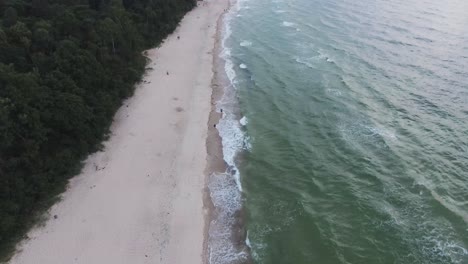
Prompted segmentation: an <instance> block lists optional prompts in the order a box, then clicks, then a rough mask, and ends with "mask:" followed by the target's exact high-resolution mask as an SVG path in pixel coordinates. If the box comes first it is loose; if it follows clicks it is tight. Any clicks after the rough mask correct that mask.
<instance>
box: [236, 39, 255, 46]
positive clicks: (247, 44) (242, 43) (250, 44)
mask: <svg viewBox="0 0 468 264" xmlns="http://www.w3.org/2000/svg"><path fill="white" fill-rule="evenodd" d="M239 45H240V46H241V47H250V46H252V42H250V41H248V40H244V41H242V42H241V43H240V44H239Z"/></svg>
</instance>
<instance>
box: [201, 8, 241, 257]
mask: <svg viewBox="0 0 468 264" xmlns="http://www.w3.org/2000/svg"><path fill="white" fill-rule="evenodd" d="M242 2H244V1H242ZM236 7H237V9H235V8H232V9H231V10H230V11H229V12H228V14H227V15H226V16H225V17H224V25H223V26H224V27H223V31H222V39H221V48H222V52H221V54H220V56H221V58H222V59H223V60H224V62H225V63H224V66H225V73H226V75H227V77H228V79H229V83H230V85H229V86H228V87H225V88H224V91H223V92H224V93H223V96H222V98H221V99H220V100H219V101H218V102H217V105H216V107H217V109H218V110H220V109H223V116H222V118H221V119H220V120H219V123H218V125H217V126H216V127H217V129H218V132H219V135H220V137H221V140H222V145H223V148H222V151H223V158H224V161H225V162H226V164H227V165H228V169H227V171H226V172H224V173H215V174H212V175H210V178H209V183H208V188H209V191H210V197H211V200H212V202H213V205H214V206H215V208H216V210H215V212H214V213H215V215H214V219H213V220H212V221H211V223H210V227H209V263H210V264H231V263H239V262H243V261H245V260H246V259H247V258H248V253H247V251H246V249H245V248H244V247H240V246H238V245H237V244H234V243H233V241H232V237H233V232H234V231H235V230H234V226H235V224H236V212H238V211H239V210H240V209H241V208H242V201H241V192H242V185H241V182H240V174H239V170H238V169H237V167H236V162H235V159H236V156H237V154H238V153H239V152H240V151H241V150H242V149H245V148H246V143H245V140H246V137H245V135H244V132H243V131H242V129H241V125H240V123H239V120H238V116H237V112H238V108H237V107H238V106H237V102H236V99H237V97H236V72H235V70H234V63H233V61H232V59H231V49H230V48H229V47H227V45H226V41H227V40H228V39H229V37H230V36H231V34H232V30H231V26H230V21H231V19H232V18H233V17H235V16H236V15H237V13H238V11H239V10H240V9H241V7H242V6H241V1H237V4H236ZM242 65H243V64H241V65H239V67H241V68H242ZM243 66H245V65H243ZM245 67H246V66H245Z"/></svg>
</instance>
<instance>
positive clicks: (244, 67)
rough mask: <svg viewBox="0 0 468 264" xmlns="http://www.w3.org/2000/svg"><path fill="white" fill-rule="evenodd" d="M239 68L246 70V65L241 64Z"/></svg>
mask: <svg viewBox="0 0 468 264" xmlns="http://www.w3.org/2000/svg"><path fill="white" fill-rule="evenodd" d="M239 68H241V69H247V65H245V64H244V63H241V64H240V65H239Z"/></svg>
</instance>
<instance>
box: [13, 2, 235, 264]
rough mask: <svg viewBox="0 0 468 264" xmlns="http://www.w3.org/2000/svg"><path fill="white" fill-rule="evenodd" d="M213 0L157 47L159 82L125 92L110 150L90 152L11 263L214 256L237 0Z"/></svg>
mask: <svg viewBox="0 0 468 264" xmlns="http://www.w3.org/2000/svg"><path fill="white" fill-rule="evenodd" d="M203 3H205V4H200V5H199V7H197V8H195V9H194V10H193V11H192V12H190V13H189V14H187V16H186V17H185V18H184V19H183V21H182V23H181V26H180V27H179V28H178V29H177V31H176V32H175V33H174V34H173V35H171V36H170V37H169V38H168V39H167V40H166V41H165V43H164V44H163V45H162V46H161V47H160V48H158V49H152V50H149V51H148V56H149V57H150V58H151V60H152V62H151V63H150V64H149V65H148V67H152V68H153V69H154V70H152V71H149V72H148V74H147V76H146V77H145V80H146V81H147V82H149V83H143V84H142V85H140V86H139V87H138V88H137V90H136V92H135V95H134V96H133V97H132V98H131V99H129V100H128V101H127V102H125V104H124V105H123V106H122V108H121V109H120V110H119V112H118V113H117V115H116V116H115V120H114V124H113V125H112V136H111V138H110V140H109V141H108V142H106V143H105V150H104V151H103V152H99V153H96V154H94V155H91V156H90V157H89V158H88V159H87V161H86V165H85V167H84V169H83V171H82V173H81V174H80V175H78V176H76V177H74V178H73V179H72V180H71V181H70V184H69V188H68V190H67V191H66V192H65V193H64V194H63V200H62V201H61V202H59V203H57V204H56V205H54V206H53V207H52V208H51V210H50V212H49V213H50V218H49V220H48V221H46V223H45V225H44V226H42V227H39V228H35V229H33V230H31V231H30V232H29V234H28V236H29V237H30V239H29V240H26V241H23V242H22V243H21V244H20V245H19V246H18V250H19V251H18V253H17V254H16V255H15V256H14V257H13V258H12V260H11V262H10V263H12V264H13V263H26V264H32V263H34V264H54V263H57V264H68V263H86V264H93V263H96V264H98V263H99V264H107V263H109V264H117V263H124V264H139V263H168V264H177V263H181V264H192V263H203V262H204V261H205V259H204V258H205V256H204V254H203V251H204V244H203V243H204V235H205V230H204V229H205V219H204V218H205V216H206V208H204V205H203V191H204V190H203V189H204V185H205V172H204V171H205V167H206V155H207V154H206V146H205V143H206V137H207V127H208V125H207V122H208V114H209V112H210V109H211V103H210V98H211V92H212V90H211V87H210V84H211V79H212V77H213V72H212V59H213V58H212V49H213V46H214V42H215V33H216V22H217V19H218V17H219V16H220V15H221V14H222V12H223V11H224V9H225V8H227V7H228V1H227V0H208V1H204V2H203ZM177 36H180V39H179V40H178V39H177ZM166 71H168V72H169V75H167V74H166ZM54 215H56V216H57V219H55V218H54Z"/></svg>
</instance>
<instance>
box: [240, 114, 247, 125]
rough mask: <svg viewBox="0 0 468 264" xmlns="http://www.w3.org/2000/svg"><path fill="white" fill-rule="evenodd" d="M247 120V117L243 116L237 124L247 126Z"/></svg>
mask: <svg viewBox="0 0 468 264" xmlns="http://www.w3.org/2000/svg"><path fill="white" fill-rule="evenodd" d="M248 122H249V121H248V120H247V117H245V116H243V117H242V118H241V119H240V120H239V123H240V124H241V125H243V126H246V125H247V124H248Z"/></svg>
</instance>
